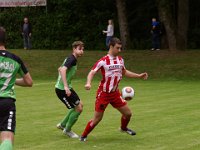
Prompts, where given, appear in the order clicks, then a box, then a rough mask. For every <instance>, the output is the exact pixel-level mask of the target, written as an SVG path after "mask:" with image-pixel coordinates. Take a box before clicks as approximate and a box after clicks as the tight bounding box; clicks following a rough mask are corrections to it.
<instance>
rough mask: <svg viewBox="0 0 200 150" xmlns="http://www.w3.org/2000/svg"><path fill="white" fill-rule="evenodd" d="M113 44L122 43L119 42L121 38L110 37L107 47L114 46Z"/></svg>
mask: <svg viewBox="0 0 200 150" xmlns="http://www.w3.org/2000/svg"><path fill="white" fill-rule="evenodd" d="M115 44H119V45H122V42H121V40H120V39H119V38H117V37H113V38H111V39H110V42H109V47H110V46H115Z"/></svg>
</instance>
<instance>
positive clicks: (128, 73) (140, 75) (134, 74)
mask: <svg viewBox="0 0 200 150" xmlns="http://www.w3.org/2000/svg"><path fill="white" fill-rule="evenodd" d="M125 76H126V77H129V78H142V79H144V80H146V79H147V78H148V74H147V73H146V72H144V73H140V74H138V73H134V72H131V71H129V70H126V72H125Z"/></svg>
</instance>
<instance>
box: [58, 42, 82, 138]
mask: <svg viewBox="0 0 200 150" xmlns="http://www.w3.org/2000/svg"><path fill="white" fill-rule="evenodd" d="M72 48H73V52H72V54H71V55H70V56H69V57H67V58H66V59H65V60H64V62H63V64H62V66H61V67H59V69H58V71H59V76H58V80H57V83H56V86H55V87H56V89H55V90H56V94H57V96H58V98H59V99H60V100H61V101H62V102H63V103H64V104H65V106H66V107H67V108H68V109H69V112H68V113H67V115H66V116H65V117H64V119H63V120H62V121H61V122H60V123H58V124H57V128H58V129H61V130H63V133H64V134H66V135H67V136H69V137H71V138H78V137H79V136H78V135H77V134H76V133H74V132H73V131H71V128H72V126H73V125H74V124H75V123H76V121H77V120H78V117H79V115H80V114H81V112H82V109H83V105H82V102H81V100H80V98H79V97H78V95H77V94H76V92H75V91H74V90H73V88H72V84H71V80H72V78H73V76H74V75H75V73H76V70H77V65H76V63H77V59H78V57H81V56H82V55H83V50H84V43H83V42H81V41H75V42H74V43H73V44H72Z"/></svg>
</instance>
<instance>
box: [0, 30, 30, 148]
mask: <svg viewBox="0 0 200 150" xmlns="http://www.w3.org/2000/svg"><path fill="white" fill-rule="evenodd" d="M5 34H6V31H5V29H4V28H3V27H0V139H1V145H0V150H12V149H13V148H12V147H13V146H12V144H13V142H14V132H15V126H16V107H15V100H16V96H15V91H14V85H15V84H16V85H19V86H28V87H31V86H32V84H33V82H32V78H31V76H30V74H29V72H28V71H27V69H26V67H25V66H24V63H23V62H22V60H21V59H20V58H19V57H18V56H16V55H14V54H12V53H10V52H8V51H7V50H6V48H5ZM17 74H19V75H20V76H21V77H22V78H18V79H16V76H17Z"/></svg>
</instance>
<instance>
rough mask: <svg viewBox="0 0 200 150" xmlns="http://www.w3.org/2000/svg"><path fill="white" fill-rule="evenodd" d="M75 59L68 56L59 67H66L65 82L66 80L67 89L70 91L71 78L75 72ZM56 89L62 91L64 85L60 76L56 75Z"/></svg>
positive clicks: (72, 56)
mask: <svg viewBox="0 0 200 150" xmlns="http://www.w3.org/2000/svg"><path fill="white" fill-rule="evenodd" d="M76 62H77V59H76V57H75V56H74V55H70V56H69V57H67V58H66V59H65V60H64V62H63V64H62V65H61V66H65V67H67V73H66V80H67V84H68V87H69V88H70V89H71V88H72V83H71V81H72V78H73V76H74V75H75V73H76V70H77V65H76ZM55 87H56V88H58V89H60V90H64V84H63V81H62V78H61V75H60V74H59V75H58V79H57V82H56V85H55Z"/></svg>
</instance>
